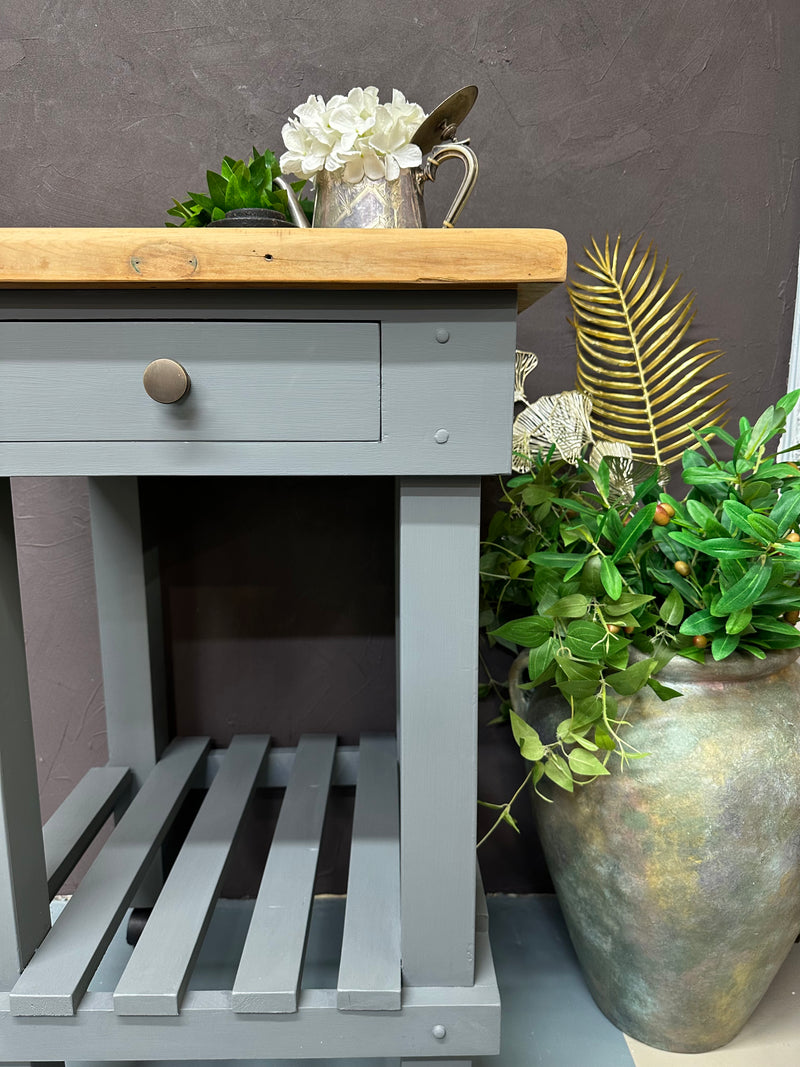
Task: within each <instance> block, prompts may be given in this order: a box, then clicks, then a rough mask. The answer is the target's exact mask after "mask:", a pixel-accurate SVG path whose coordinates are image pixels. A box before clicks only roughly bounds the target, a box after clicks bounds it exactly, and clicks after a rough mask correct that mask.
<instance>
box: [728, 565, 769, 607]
mask: <svg viewBox="0 0 800 1067" xmlns="http://www.w3.org/2000/svg"><path fill="white" fill-rule="evenodd" d="M770 573H771V565H770V564H769V563H766V564H762V563H754V564H753V565H752V566H751V567H750V568H749V569H748V570H747V572H746V573H745V575H744V577H743V578H740V579H739V581H738V582H736V583H735V584H734V585H732V586H731V587H730V589H726V590H725V592H724V593H723V594H722V597H721V599H720V601H719V605H718V607H719V610H720V611H724V612H733V611H741V609H742V608H746V607H750V606H751V605H752V604H755V602H756V601H757V600H758V598H759V596H760V595H761V593H763V592H764V590H765V589H766V588H767V585H768V584H769V578H770Z"/></svg>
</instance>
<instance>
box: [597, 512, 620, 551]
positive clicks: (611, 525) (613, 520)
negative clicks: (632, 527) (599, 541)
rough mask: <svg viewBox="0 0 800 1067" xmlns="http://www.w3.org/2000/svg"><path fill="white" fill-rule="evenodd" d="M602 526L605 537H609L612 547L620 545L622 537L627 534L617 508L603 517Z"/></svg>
mask: <svg viewBox="0 0 800 1067" xmlns="http://www.w3.org/2000/svg"><path fill="white" fill-rule="evenodd" d="M602 524H603V536H604V537H607V538H608V540H609V541H610V542H611V543H612V545H618V544H619V542H620V540H621V539H622V535H623V534H624V533H625V527H624V526H623V525H622V519H621V518H620V517H619V514H618V512H617V511H616V509H615V508H609V509H608V511H607V512H606V513H605V515H604V516H603V520H602Z"/></svg>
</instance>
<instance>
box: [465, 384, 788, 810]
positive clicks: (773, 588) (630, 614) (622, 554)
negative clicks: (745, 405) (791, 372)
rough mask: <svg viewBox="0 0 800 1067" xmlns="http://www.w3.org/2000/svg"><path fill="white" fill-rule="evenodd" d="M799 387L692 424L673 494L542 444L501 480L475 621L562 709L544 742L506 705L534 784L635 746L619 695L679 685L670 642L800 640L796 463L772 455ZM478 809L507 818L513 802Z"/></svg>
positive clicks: (710, 648)
mask: <svg viewBox="0 0 800 1067" xmlns="http://www.w3.org/2000/svg"><path fill="white" fill-rule="evenodd" d="M798 397H800V390H797V391H795V392H793V393H790V394H789V395H788V396H785V397H783V398H782V399H780V400H779V401H778V402H777V403H776V404H775V405H773V406H771V407H769V408H768V409H767V410H766V411H765V412H764V413H763V414H762V415H761V416H760V418H759V419H758V421H757V422H756V423H755V425H751V424H750V423H749V422H748V420H747V419H744V418H743V419H742V420H741V421H740V424H739V436H738V437H737V438H734V437H733V436H731V435H730V434H729V433H727V432H726V431H725V430H724V429H722V428H721V427H719V426H709V427H707V428H705V429H703V430H701V431H699V432H697V431H692V433H693V435H694V438H695V439H696V443H697V447H696V449H693V450H687V451H686V452H685V453H684V455H683V470H682V478H683V482H684V484H685V486H686V493H685V495H684V497H683V498H682V499H677V498H676V497H673V496H671V495H670V494H668V493H665V492H662V491H661V490H660V487H659V484H658V479H657V474H655V473H654V474H652V475H651V476H650V477H649V478H647V479H646V480H645V481H643V482H641V483H640V484H639V485H637V486H635V491H634V495H633V498H632V499H620V498H617V499H615V498H614V495H613V491H612V489H611V487H610V480H609V471H608V467H607V465H606V461H605V460H603V461H602V462H601V464H600V466H599V468H598V469H597V470H593V469H591V468H590V467H589V466H588V465H587V464H585V463H584V462H579V463H578V464H577V466H572V465H570V464H568V463H566V462H564V461H563V460H561V459H558V458H556V457H555V454H554V449H551V450H550V452H549V453H548V454H547V455H541V454H540V455H538V456H537V457H535V458H534V459H533V460H532V461H531V463H530V469H529V471H528V472H526V473H524V474H521V475H519V476H518V477H514V478H511V479H510V481H508V482H506V483H505V485H504V486H503V504H502V507H501V509H500V510H499V511H498V512H497V513H496V514H495V515H494V517H493V518H492V520H491V523H490V525H489V530H488V537H487V541H486V542H485V544H484V550H483V555H482V558H481V583H482V596H483V605H482V607H483V614H482V620H481V621H482V625H483V627H484V629H485V630H486V632H487V634H488V635H489V637H490V640H491V641H492V642H497V643H500V644H502V645H505V646H506V647H507V648H509V649H510V650H512V651H519V650H520V649H527V650H528V674H529V681H528V682H527V683H525V687H526V688H532V687H533V686H542V685H545V684H548V685H550V686H555V688H556V689H557V690H558V691H559V692H560V694H561V695H562V696H563V698H564V700H565V702H566V707H567V713H566V714H565V717H564V719H563V720H562V721H561V722H560V723H559V725H558V729H557V733H556V737H555V739H554V740H551V741H547V742H546V741H545V740H543V739H542V738H541V737H540V735H539V733H538V732H537V730H536V729H535V728H534V727H533V726H532V725H531V724H530V723H527V722H524V721H523V720H522V719H521V718H520V717H519V716H517V715H515V714H514V713H513V712H511V713H510V717H511V724H512V729H513V732H514V737H515V738H516V741H517V743H518V745H519V747H520V751H521V752H522V755H523V756H524V758H525V759H526V760H528V761H529V762H530V763H531V768H530V772H529V778H531V779H532V780H533V782H534V785H535V786H538V783H539V781H540V780H541V779H542V778H543V777H547V778H548V779H550V780H551V781H552V782H554V783H555V784H556V785H557V786H560V787H561V788H563V789H566V790H569V791H572V790H573V789H574V788H575V786H576V785H585V784H587V783H588V782H590V781H593V780H594V779H595V778H597V777H599V776H601V775H605V774H608V773H609V771H608V762H609V759H610V758H611V757H612V756H616V757H618V758H619V759H620V760H621V762H622V763H623V764H624V763H625V761H626V760H628V759H631V758H640V754H639V753H636V752H632V751H630V750H629V749H628V748H627V747H626V744H625V739H624V724H625V723H624V716H625V711H624V704H625V700H626V698H629V697H631V696H633V695H634V694H635V693H637V692H639V690H641V689H643V688H644V687H645V686H649V687H650V688H651V689H653V690H654V691H655V693H656V694H657V695H658V696H659V697H661V698H662V699H671V698H672V697H674V696H679V695H680V694H679V693H677V692H676V691H675V690H672V689H668V688H667V687H666V686H664V685H662V684H661V683H660V682H659V681H658V679H657V677H656V675H657V674H658V671H659V670H660V669H661V667H662V666H663V665H664V664H665V663H666V662H667V661H668V660H669V659H670V658H671V657H672V656H673V655H676V654H679V655H682V656H687V657H689V658H691V659H695V660H699V661H701V662H702V661H704V660H705V658H706V656H707V655H708V654H709V652H710V654H711V656H712V657H713V658H714V659H715V660H722V659H725V658H727V657H728V656H730V655H731V654H732V653H734V652H737V651H738V652H743V653H747V654H750V655H754V656H757V657H759V658H762V659H763V658H764V657H765V656H766V654H767V653H768V652H769V651H771V650H773V649H785V648H798V647H800V632H798V630H797V629H796V628H795V625H794V623H795V622H796V621H797V620H798V607H799V606H800V589H798V578H800V534H798V532H797V530H796V526H797V523H798V519H800V468H798V467H797V466H795V465H794V464H791V463H783V462H780V461H779V459H778V457H777V456H776V455H774V454H771V453H769V452H768V445H769V443H770V442H771V441H772V440H773V439H774V438H775V437H776V436H777V435H780V434H781V433H782V432H783V429H784V427H785V423H786V416H787V414H788V413H789V412H790V411H791V410H792V408H793V407H794V405H795V404H796V403H797V400H798ZM712 442H716V445H717V448H718V449H719V447H720V443H721V446H722V448H723V449H724V448H725V446H727V454H729V456H730V458H726V459H723V458H720V455H719V454H718V452H717V451H715V448H714V447H712ZM633 650H637V652H634V651H633ZM545 799H546V798H545ZM489 806H490V807H495V808H497V809H498V810H499V811H500V815H499V816H498V821H500V820H503V819H504V820H505V821H507V822H510V823H512V825H513V819H512V818H511V816H510V814H509V807H510V804H509V805H489Z"/></svg>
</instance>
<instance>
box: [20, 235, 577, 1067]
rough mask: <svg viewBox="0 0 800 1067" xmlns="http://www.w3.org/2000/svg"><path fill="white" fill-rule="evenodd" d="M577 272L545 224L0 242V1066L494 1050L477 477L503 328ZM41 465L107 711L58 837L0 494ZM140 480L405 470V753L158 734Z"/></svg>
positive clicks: (400, 712) (488, 467) (455, 1056)
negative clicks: (326, 879)
mask: <svg viewBox="0 0 800 1067" xmlns="http://www.w3.org/2000/svg"><path fill="white" fill-rule="evenodd" d="M565 270H566V246H565V243H564V240H563V238H562V237H561V236H560V235H559V234H557V233H555V232H553V231H551V230H524V229H519V230H490V229H489V230H458V229H455V230H446V231H437V230H295V229H280V230H270V229H263V230H262V229H246V230H245V229H241V230H238V229H225V228H220V229H175V230H163V229H158V230H156V229H7V230H0V476H1V478H0V488H1V490H2V491H1V493H0V501H1V507H0V520H1V521H0V529H1V531H2V536H1V537H0V582H2V604H1V606H0V613H1V615H0V628H1V629H0V667H1V668H2V679H3V690H2V693H3V704H2V710H1V711H0V816H1V817H0V830H1V831H2V835H3V842H2V846H3V847H0V1062H2V1063H12V1062H13V1063H21V1062H30V1061H36V1060H39V1061H42V1060H44V1061H60V1060H83V1061H86V1060H94V1061H115V1060H142V1061H149V1060H157V1059H158V1060H201V1059H202V1060H208V1059H241V1060H246V1059H261V1060H264V1059H267V1060H269V1059H286V1058H292V1059H294V1058H297V1059H302V1058H315V1057H326V1058H330V1059H335V1058H366V1059H369V1058H395V1059H398V1060H400V1061H402V1063H404V1064H406V1063H408V1064H410V1063H417V1064H420V1065H422V1067H425V1065H428V1067H431V1065H433V1064H438V1063H449V1064H450V1065H451V1067H465V1065H468V1064H469V1062H470V1060H471V1059H472V1057H475V1056H485V1055H491V1054H493V1053H495V1052H496V1051H497V1049H498V1042H499V1031H500V1002H499V996H498V991H497V984H496V981H495V976H494V968H493V964H492V957H491V950H490V947H489V940H488V935H487V930H486V918H485V916H486V912H485V901H484V899H483V894H482V891H481V888H480V879H479V878H478V877H476V873H477V872H476V862H475V812H476V756H477V753H476V707H475V702H476V678H477V599H478V582H477V572H478V519H479V502H480V501H479V488H480V476H481V475H483V474H487V473H495V472H502V471H506V470H507V469H508V467H509V462H510V445H511V421H512V414H513V404H512V397H513V380H514V349H515V332H516V316H517V314H518V312H519V311H520V310H522V309H524V308H526V307H528V306H529V305H530V304H531V303H533V302H534V301H535V300H536V299H538V298H539V297H540V296H542V295H543V294H544V293H545V292H547V291H548V290H549V289H550V288H552V287H553V286H554V285H556V284H558V283H559V282H561V281H563V279H564V276H565ZM145 371H147V373H146V374H145ZM143 378H144V380H143ZM26 475H33V476H43V475H85V476H87V477H88V479H89V489H90V501H91V519H92V539H93V544H94V555H95V570H96V579H97V598H98V616H99V622H100V635H101V650H102V662H103V681H104V690H105V701H106V708H107V720H108V747H109V763H108V765H107V766H106V767H98V768H94V769H93V770H91V771H90V772H89V773H88V774H87V775H86V777H85V778H84V779H83V780H82V781H81V782H80V783H79V785H78V786H77V787H76V788H75V790H74V791H73V792H72V794H71V795H70V796H69V797H68V798H67V800H66V801H65V802H64V804H63V805H62V807H61V808H60V809H59V810H58V811H57V812H56V814H55V815H54V816H53V817H52V818H51V819H50V820H49V822H48V823H47V825H46V826H45V828H44V831H42V829H41V823H40V813H39V802H38V795H37V785H36V759H35V754H34V746H33V736H32V729H31V719H30V708H29V699H28V684H27V674H26V665H25V650H24V641H23V629H22V620H21V614H20V601H19V587H18V578H17V564H16V550H15V541H14V533H13V524H12V515H11V498H10V490H9V481H8V479H9V478H10V477H12V476H26ZM138 475H171V476H175V477H187V476H192V475H221V476H223V475H224V476H234V475H263V476H270V475H289V476H297V477H300V476H311V475H337V476H357V475H385V476H387V477H393V478H394V479H395V480H396V485H397V541H396V553H397V574H398V579H397V581H398V590H397V600H398V603H397V633H396V637H397V677H398V709H397V722H398V732H397V737H396V738H395V737H394V736H386V735H368V736H363V737H362V738H361V742H360V744H359V745H358V746H357V747H343V746H338V747H337V743H336V737H335V736H328V735H308V736H305V737H303V738H302V739H301V741H300V743H299V744H298V746H297V748H295V749H287V748H271V747H270V740H269V735H268V731H269V726H270V724H269V722H268V721H265V723H264V728H265V732H264V734H263V735H258V736H252V735H248V736H241V737H236V738H235V739H234V740H233V741H232V742H231V744H230V746H229V747H228V748H227V749H224V750H218V749H217V750H211V749H210V747H209V743H208V741H207V739H204V738H196V737H190V738H189V737H177V738H169V737H168V736H167V728H166V717H165V714H164V694H163V693H162V692H161V690H160V687H159V685H158V684H157V679H158V677H159V672H158V671H157V670H156V669H155V665H156V662H157V660H158V659H159V657H160V656H161V651H162V650H161V649H160V648H158V647H157V646H156V641H155V635H156V634H157V631H158V629H159V626H158V618H159V616H158V605H157V603H156V602H155V594H154V593H153V589H154V586H155V585H157V583H154V582H152V581H148V577H149V566H148V564H147V563H146V561H145V560H144V558H143V554H142V539H141V531H140V518H139V502H138V488H137V476H138ZM266 488H267V490H268V486H267V487H266ZM154 620H156V621H155V623H154ZM268 703H269V702H268V701H265V705H267V706H268ZM353 785H355V786H356V803H355V813H354V818H353V829H352V843H351V854H350V869H349V880H348V893H347V903H346V912H345V923H344V934H343V937H342V947H341V959H340V965H339V970H338V979H337V982H336V986H335V988H307V987H306V986H305V985H303V984H302V976H303V957H304V949H305V943H306V934H307V930H308V923H309V916H310V913H311V908H312V906H313V890H314V880H315V873H316V863H317V854H318V851H319V842H320V836H321V833H322V828H323V821H324V814H325V806H326V802H327V797H328V792H329V790H330V789H332V788H336V787H338V786H353ZM198 786H199V787H201V788H205V789H207V792H206V793H205V799H204V801H203V803H202V806H201V808H200V810H199V812H198V814H197V815H196V817H195V818H194V821H193V822H192V824H191V828H190V829H189V831H188V835H187V836H186V838H185V840H184V842H183V845H182V847H181V849H180V851H179V853H178V856H177V859H176V860H175V862H174V864H173V865H172V867H171V869H170V870H168V871H167V870H165V869H164V868H163V867H162V865H161V863H160V855H161V853H160V846H161V843H162V841H163V839H164V836H165V835H166V833H167V831H168V830H169V828H170V826H171V824H172V822H173V821H174V820H175V817H176V815H177V813H178V812H179V810H180V808H181V805H182V804H183V802H184V800H185V799H186V797H187V794H188V792H189V790H190V789H193V788H197V787H198ZM270 786H279V787H282V788H284V789H285V794H284V801H283V805H282V808H281V813H280V817H279V821H278V825H277V828H276V831H275V834H274V838H273V841H272V845H271V849H270V852H269V856H268V859H267V862H266V865H265V868H264V873H263V877H262V881H261V885H260V890H259V893H258V897H257V900H256V903H255V907H254V910H253V916H252V921H251V923H250V926H249V930H248V933H247V937H246V940H245V943H244V948H243V951H242V954H241V959H240V962H239V964H238V969H237V971H236V974H235V978H234V979H233V981H232V983H231V987H230V988H225V989H214V990H208V989H194V988H192V986H191V984H190V978H191V973H192V967H193V964H194V962H195V960H196V958H197V954H198V952H199V950H200V946H201V944H202V940H203V937H204V934H205V931H206V929H207V926H208V923H209V921H210V917H211V915H212V913H213V909H214V906H215V903H216V900H217V898H218V895H219V891H220V885H221V881H222V876H223V873H224V870H225V866H226V863H227V861H228V859H229V855H230V852H231V848H232V842H233V841H234V838H235V837H236V833H237V829H238V827H239V824H240V822H241V820H242V818H243V815H244V813H245V810H246V809H247V806H248V804H249V803H250V801H251V798H252V796H253V793H254V791H255V790H257V789H261V788H263V787H270ZM111 813H113V814H114V815H115V818H116V825H115V828H114V830H113V832H112V833H111V835H110V837H109V838H108V840H107V842H106V844H105V845H104V846H103V848H102V850H101V852H100V853H99V855H98V858H97V859H96V860H95V861H94V863H93V864H92V866H91V867H90V869H89V871H88V873H87V874H86V875H85V876H84V878H83V880H82V881H81V883H80V885H79V887H78V889H77V890H76V892H75V893H74V895H73V896H72V898H71V900H70V901H69V903H68V904H67V906H66V908H65V909H64V910H63V912H62V913H61V914H60V916H59V918H58V919H57V921H56V922H55V924H54V925H53V926H52V929H51V926H50V913H49V901H50V898H51V896H52V895H53V894H54V893H55V892H56V891H57V890H58V888H59V887H60V886H61V885H62V884H63V882H64V880H65V878H66V877H67V876H68V874H69V872H70V871H71V869H72V867H73V866H74V864H75V863H76V862H77V860H78V859H79V858H80V856H81V854H82V853H83V851H84V850H85V849H86V847H87V845H88V844H89V842H90V841H91V840H92V838H93V837H94V835H95V834H96V833H97V831H98V829H99V827H100V826H102V824H103V823H104V822H105V820H106V819H107V817H108V815H109V814H111ZM476 886H477V889H476ZM132 904H137V905H139V906H149V907H152V912H151V913H150V915H149V918H148V920H147V922H146V925H145V926H144V929H143V932H142V933H141V936H140V937H139V940H138V942H137V943H136V945H135V948H134V949H133V951H132V954H131V956H130V959H129V961H128V963H127V966H126V967H125V970H124V971H123V972H122V974H121V975H120V977H119V980H118V982H117V985H116V988H115V989H113V990H111V991H105V992H104V991H95V990H90V989H89V984H90V982H91V980H92V976H93V973H94V971H95V968H96V967H97V965H98V963H99V961H100V959H101V958H102V956H103V954H104V952H105V950H106V948H107V946H108V944H109V942H110V940H111V938H112V937H113V935H114V933H115V930H116V929H117V928H118V926H119V924H120V922H121V921H122V919H123V917H124V915H125V913H126V911H127V909H128V908H129V907H130V906H131V905H132Z"/></svg>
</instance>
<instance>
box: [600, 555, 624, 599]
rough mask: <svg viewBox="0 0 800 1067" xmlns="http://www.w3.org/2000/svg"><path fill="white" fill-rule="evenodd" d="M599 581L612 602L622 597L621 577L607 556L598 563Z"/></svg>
mask: <svg viewBox="0 0 800 1067" xmlns="http://www.w3.org/2000/svg"><path fill="white" fill-rule="evenodd" d="M600 581H601V582H602V583H603V588H604V589H605V591H606V592H607V593H608V595H609V596H610V597H611V599H612V600H618V599H619V598H620V596H622V575H621V574H620V573H619V571H618V570H617V567H616V565H615V564H614V563H612V561H611V560H610V559H609V558H608V556H603V559H602V561H601V563H600Z"/></svg>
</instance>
